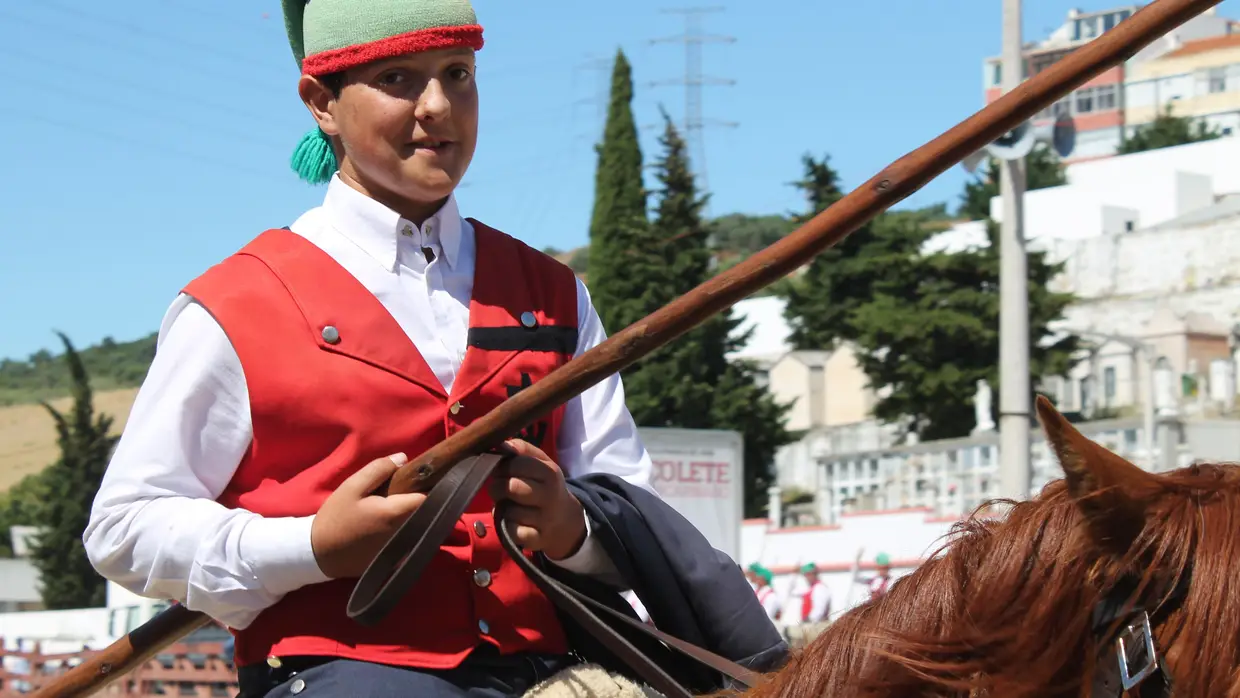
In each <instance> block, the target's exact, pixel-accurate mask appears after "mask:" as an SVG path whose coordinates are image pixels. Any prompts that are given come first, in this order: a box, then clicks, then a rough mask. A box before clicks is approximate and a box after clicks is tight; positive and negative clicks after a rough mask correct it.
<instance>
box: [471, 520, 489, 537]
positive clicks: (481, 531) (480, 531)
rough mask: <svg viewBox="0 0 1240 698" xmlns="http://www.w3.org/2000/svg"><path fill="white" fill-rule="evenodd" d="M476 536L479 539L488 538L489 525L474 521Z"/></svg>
mask: <svg viewBox="0 0 1240 698" xmlns="http://www.w3.org/2000/svg"><path fill="white" fill-rule="evenodd" d="M474 534H475V535H477V536H478V537H479V538H486V537H487V525H486V524H484V523H482V522H481V521H474Z"/></svg>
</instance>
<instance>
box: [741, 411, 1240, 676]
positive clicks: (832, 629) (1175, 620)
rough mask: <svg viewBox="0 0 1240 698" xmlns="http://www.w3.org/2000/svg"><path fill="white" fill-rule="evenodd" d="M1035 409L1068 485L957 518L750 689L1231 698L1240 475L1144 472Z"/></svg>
mask: <svg viewBox="0 0 1240 698" xmlns="http://www.w3.org/2000/svg"><path fill="white" fill-rule="evenodd" d="M1036 409H1037V413H1038V417H1039V420H1040V422H1041V425H1042V430H1043V432H1044V434H1045V435H1046V439H1047V442H1048V444H1049V445H1050V448H1051V450H1052V451H1053V452H1054V454H1055V456H1056V458H1057V459H1058V461H1059V465H1060V467H1061V468H1062V470H1063V473H1064V477H1063V478H1062V479H1059V480H1056V481H1053V482H1051V483H1049V484H1048V485H1047V486H1046V487H1045V488H1043V490H1042V491H1041V492H1040V493H1039V494H1038V495H1037V496H1036V497H1034V498H1032V499H1029V500H1026V501H1022V502H1012V501H1010V500H996V502H992V503H991V504H994V503H1001V504H1002V505H1003V506H1004V508H1005V509H1007V512H1006V515H1005V516H1003V517H1000V518H984V517H981V516H978V514H977V512H975V513H974V515H972V516H970V517H969V518H968V519H966V520H964V521H962V522H960V523H958V524H956V525H955V526H954V527H953V529H952V530H951V532H949V533H948V534H947V536H945V538H944V541H943V543H942V544H941V546H940V547H939V548H938V549H937V550H936V551H935V552H934V554H933V555H932V556H931V557H930V559H929V560H927V561H926V562H925V563H923V564H922V565H921V566H919V567H918V568H917V569H916V570H915V571H914V572H912V573H911V574H909V575H907V576H905V577H903V578H901V579H900V580H898V581H897V582H895V584H893V585H892V586H891V588H890V589H889V591H888V593H887V594H886V595H884V596H882V597H880V598H878V599H876V600H874V601H870V602H867V603H865V604H862V605H860V606H857V607H855V608H853V609H852V610H850V611H849V612H848V613H846V614H844V615H843V616H842V617H840V619H839V620H837V621H836V622H835V623H833V624H832V625H830V626H829V627H828V628H827V629H826V630H825V631H824V632H823V633H822V634H821V635H819V636H818V638H816V639H815V641H814V642H812V643H811V644H810V645H808V646H807V647H805V648H804V649H803V650H800V651H798V652H796V653H795V654H793V655H792V656H791V658H790V659H789V661H788V663H787V664H785V665H784V667H783V668H782V669H780V670H778V671H776V672H773V673H770V674H768V675H765V676H763V677H762V678H761V680H760V681H759V683H758V685H757V686H755V687H754V688H753V689H752V690H750V691H748V692H746V695H747V696H749V698H768V697H774V696H779V697H780V698H811V697H812V698H824V697H827V696H830V697H831V698H851V697H854V696H934V697H946V696H952V697H956V696H987V697H991V696H993V697H998V696H1003V697H1004V698H1031V697H1032V696H1039V697H1042V698H1057V697H1064V698H1066V697H1068V696H1072V697H1079V696H1092V697H1094V698H1102V697H1112V696H1115V697H1118V696H1122V695H1129V696H1137V697H1139V698H1156V697H1165V696H1170V695H1172V687H1174V695H1175V696H1176V698H1181V697H1183V696H1207V695H1208V696H1221V697H1229V698H1236V697H1240V574H1238V573H1237V571H1236V569H1235V565H1236V563H1237V561H1240V467H1237V465H1236V464H1229V463H1199V464H1193V465H1191V466H1188V467H1185V468H1181V469H1178V470H1174V471H1169V472H1163V473H1150V472H1147V471H1145V470H1142V469H1141V468H1139V467H1137V466H1135V465H1133V464H1132V463H1129V462H1128V461H1126V460H1124V459H1123V458H1121V457H1120V456H1118V455H1116V454H1115V453H1113V452H1111V451H1109V450H1107V449H1106V448H1104V447H1103V446H1101V445H1099V444H1096V443H1094V442H1093V441H1091V440H1090V439H1088V438H1086V437H1085V436H1083V435H1082V434H1081V433H1080V432H1079V431H1077V430H1076V429H1075V428H1074V427H1073V426H1072V425H1071V424H1070V423H1069V422H1068V420H1067V419H1065V418H1064V417H1063V415H1061V414H1060V413H1059V412H1057V411H1056V410H1055V408H1054V407H1052V406H1051V403H1050V402H1049V401H1048V400H1047V399H1046V398H1045V397H1041V396H1039V397H1038V399H1037V400H1036ZM979 511H980V509H979ZM720 695H722V694H720ZM729 695H732V694H729Z"/></svg>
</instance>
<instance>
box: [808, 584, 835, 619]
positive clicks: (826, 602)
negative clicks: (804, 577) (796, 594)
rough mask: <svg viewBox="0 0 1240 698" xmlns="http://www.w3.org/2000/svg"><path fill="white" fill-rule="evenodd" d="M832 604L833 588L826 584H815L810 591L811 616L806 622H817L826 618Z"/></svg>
mask: <svg viewBox="0 0 1240 698" xmlns="http://www.w3.org/2000/svg"><path fill="white" fill-rule="evenodd" d="M830 606H831V590H830V589H828V588H827V585H826V584H815V585H814V587H813V590H812V591H810V597H809V618H806V619H805V620H806V622H809V623H817V622H819V621H821V620H825V619H826V617H827V611H828V610H830Z"/></svg>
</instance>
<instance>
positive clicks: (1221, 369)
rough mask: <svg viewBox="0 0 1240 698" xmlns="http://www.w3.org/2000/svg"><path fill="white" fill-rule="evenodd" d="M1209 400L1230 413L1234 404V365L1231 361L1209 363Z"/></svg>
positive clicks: (1221, 360)
mask: <svg viewBox="0 0 1240 698" xmlns="http://www.w3.org/2000/svg"><path fill="white" fill-rule="evenodd" d="M1210 400H1211V401H1213V402H1214V403H1215V404H1217V405H1218V406H1219V407H1221V408H1222V410H1223V411H1224V412H1231V409H1232V407H1233V406H1235V402H1236V364H1235V362H1233V361H1232V360H1231V359H1215V360H1213V361H1211V362H1210Z"/></svg>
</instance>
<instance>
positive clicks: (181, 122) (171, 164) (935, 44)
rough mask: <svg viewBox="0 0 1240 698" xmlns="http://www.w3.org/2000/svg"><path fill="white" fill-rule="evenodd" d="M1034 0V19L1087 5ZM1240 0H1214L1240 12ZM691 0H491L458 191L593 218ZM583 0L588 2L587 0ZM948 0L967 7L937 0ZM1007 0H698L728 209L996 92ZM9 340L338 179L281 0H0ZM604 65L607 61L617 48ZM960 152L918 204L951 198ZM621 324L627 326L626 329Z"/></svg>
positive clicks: (567, 241) (530, 212)
mask: <svg viewBox="0 0 1240 698" xmlns="http://www.w3.org/2000/svg"><path fill="white" fill-rule="evenodd" d="M1116 4H1119V3H1116V2H1098V1H1096V0H1075V1H1061V0H1036V1H1030V2H1026V3H1025V11H1024V29H1025V34H1026V36H1027V37H1029V38H1031V39H1034V38H1039V37H1041V36H1044V35H1045V33H1046V32H1048V31H1050V30H1051V29H1052V28H1054V27H1056V26H1058V25H1059V24H1060V23H1061V22H1062V20H1063V19H1064V17H1065V15H1066V13H1067V10H1068V9H1069V8H1070V7H1074V6H1075V7H1079V8H1081V9H1084V10H1096V9H1104V8H1106V7H1110V6H1113V5H1116ZM1237 5H1240V0H1225V2H1223V3H1222V5H1221V6H1220V7H1221V11H1222V12H1223V13H1224V14H1227V15H1229V16H1236V15H1237V7H1236V6H1237ZM672 6H677V3H670V2H654V1H653V0H628V1H627V2H622V3H602V2H588V3H587V2H581V0H575V1H572V0H538V1H536V2H534V1H526V2H514V1H513V0H475V8H476V9H477V11H478V14H479V16H480V19H481V21H482V23H483V24H484V26H485V27H486V39H487V46H486V47H485V48H484V49H483V51H482V52H481V54H480V56H479V66H480V70H479V82H480V85H481V92H482V125H481V135H480V141H479V147H478V153H477V155H476V157H475V159H474V162H473V165H472V167H471V169H470V172H469V174H468V175H467V176H466V183H467V186H465V187H464V188H462V189H461V190H459V193H458V197H459V199H460V202H461V206H462V209H463V211H464V212H465V213H466V215H470V216H474V217H477V218H479V219H480V220H483V221H485V222H487V223H489V224H491V225H494V226H497V227H499V228H501V229H504V230H506V231H507V232H509V233H511V234H513V235H516V236H517V237H520V238H522V239H524V240H526V241H527V242H529V243H530V244H533V245H535V246H538V247H543V246H546V245H554V246H557V247H560V248H569V247H574V246H577V245H581V244H585V243H586V228H587V225H588V221H589V215H590V206H591V196H592V183H593V167H594V152H593V149H592V145H593V143H594V141H595V139H596V137H597V135H598V133H599V131H600V129H601V115H602V104H601V102H600V101H599V100H600V99H601V98H603V97H604V96H605V89H606V84H607V77H608V75H607V72H606V70H607V69H608V64H607V63H608V61H609V60H610V58H611V57H612V56H613V55H614V53H615V51H616V49H617V48H623V49H624V51H625V52H626V53H627V54H628V56H629V58H630V60H631V61H632V63H633V65H634V73H635V82H636V91H637V95H636V98H635V100H634V108H635V111H636V113H637V118H638V122H639V124H640V125H642V126H647V127H649V128H648V129H647V130H645V131H643V150H644V153H645V155H646V157H647V162H650V161H652V160H653V157H652V156H653V154H654V153H655V145H656V143H655V138H656V136H657V128H656V126H657V125H658V123H659V112H658V109H659V105H660V104H663V105H665V106H666V108H667V109H668V111H669V113H670V114H671V115H672V116H673V117H674V118H676V119H679V118H680V117H681V114H682V113H683V105H684V93H683V90H682V88H680V87H678V86H649V85H648V83H650V82H653V81H659V80H666V79H675V78H679V77H681V75H682V74H683V70H684V53H683V49H682V47H681V46H680V45H678V44H652V43H651V41H650V40H652V39H657V38H660V37H665V36H673V35H676V34H679V33H681V32H683V31H684V22H683V19H682V17H681V16H679V15H675V14H667V13H664V12H662V11H661V10H662V9H663V8H665V7H672ZM587 7H588V8H589V9H585V8H587ZM946 8H950V10H948V9H946ZM1000 8H1001V2H1000V1H999V0H883V1H882V2H877V1H875V2H855V1H850V2H844V1H843V0H784V1H783V2H757V1H755V0H744V1H743V2H733V3H731V4H730V5H727V7H726V10H725V11H724V12H721V13H718V14H712V15H708V16H706V18H705V20H704V28H705V30H706V31H707V32H708V33H713V34H720V35H729V36H733V37H735V38H736V41H735V42H734V43H730V44H721V45H707V46H706V47H705V49H704V69H705V72H706V73H707V74H708V75H712V76H717V77H723V78H728V79H732V80H735V81H736V84H735V85H733V86H730V87H707V88H706V89H705V91H704V99H703V102H704V112H705V115H706V116H707V117H708V118H713V119H718V120H721V121H732V122H737V124H738V125H737V126H736V127H735V128H723V127H720V128H709V129H707V130H706V132H705V138H706V147H707V157H706V161H707V165H708V173H709V185H710V189H711V191H712V194H713V199H712V213H714V214H722V213H729V212H745V213H754V214H761V213H783V212H788V211H792V210H799V209H800V207H801V205H802V202H801V201H800V199H799V198H798V196H797V193H796V191H794V190H793V189H792V188H791V187H790V186H788V184H787V183H788V182H790V181H791V180H793V179H795V178H796V177H797V176H798V174H799V173H798V169H799V165H800V157H801V155H802V154H803V153H806V152H812V153H815V154H824V153H827V154H830V155H831V158H832V163H833V164H834V165H835V166H836V167H837V168H838V169H839V170H840V172H841V173H842V175H843V177H844V180H845V184H846V185H847V186H848V187H850V188H851V187H853V186H855V185H857V184H858V183H860V182H862V181H864V180H865V179H867V178H868V177H870V176H871V175H873V174H874V173H875V172H877V171H878V170H879V169H881V168H882V167H883V166H885V165H887V164H888V163H889V162H891V161H892V160H894V159H896V158H897V157H899V156H900V155H903V154H904V153H905V152H907V151H909V150H911V149H913V148H916V147H918V146H920V145H922V144H923V143H925V142H926V141H928V140H930V139H931V138H933V137H935V136H937V135H938V134H939V133H941V132H942V131H944V130H946V129H948V128H950V127H951V126H953V125H954V124H956V123H957V122H958V121H960V120H962V119H964V118H965V117H967V116H969V115H970V114H971V113H973V112H974V111H976V110H977V109H978V108H980V106H981V100H982V86H981V79H982V77H981V76H982V69H981V61H982V59H983V58H984V57H986V56H990V55H996V54H998V52H999V44H1000ZM0 56H3V57H4V58H5V60H4V64H5V67H4V68H0V73H2V74H3V78H4V83H5V95H6V104H5V109H3V110H0V129H3V132H4V133H5V143H6V149H7V150H8V153H9V159H8V162H9V166H8V167H7V168H5V169H4V170H3V172H0V191H3V192H4V197H3V204H2V205H0V241H2V244H3V247H2V248H0V298H3V299H4V300H3V302H2V303H0V326H2V327H4V328H5V331H4V332H3V333H0V357H15V358H17V357H25V356H27V355H29V354H30V353H32V352H34V351H36V350H37V349H39V348H42V347H51V348H55V346H56V339H55V337H54V335H53V334H52V331H53V329H60V330H64V331H66V332H67V333H69V336H70V337H71V338H72V339H73V340H74V342H75V343H77V344H78V345H79V346H85V345H87V344H92V343H95V342H97V341H98V340H100V339H101V338H103V337H105V336H112V337H114V338H115V339H117V340H128V339H133V338H136V337H139V336H142V335H145V334H147V333H149V332H151V331H153V330H154V329H156V328H157V327H158V324H159V320H160V318H161V316H162V314H163V311H164V310H165V308H166V307H167V305H168V303H169V302H170V301H171V300H172V298H173V297H174V296H175V295H176V293H177V291H178V290H179V289H180V288H181V287H182V285H183V284H185V283H186V282H187V281H189V280H190V279H192V278H193V277H194V276H195V275H197V274H198V273H200V272H201V271H202V270H204V269H205V268H207V267H208V266H210V265H211V264H213V263H214V262H216V261H218V260H219V259H221V258H222V257H224V256H226V255H228V254H229V253H231V252H233V251H235V250H236V249H237V248H239V247H240V246H242V245H243V244H245V242H246V241H248V240H249V239H250V238H252V237H253V236H254V235H256V234H258V233H259V232H261V231H262V230H263V229H265V228H268V227H278V226H281V225H285V224H287V223H289V222H291V221H292V220H293V219H294V218H296V216H297V215H299V214H300V213H301V212H302V211H304V210H305V209H307V208H310V207H312V206H315V205H316V204H317V203H318V202H319V201H320V199H321V196H322V189H318V188H312V187H309V186H307V185H305V184H303V183H302V182H300V181H299V180H297V179H296V177H295V176H294V175H293V174H292V173H291V172H290V171H289V169H288V164H287V163H288V157H289V154H290V153H291V152H292V148H293V146H294V144H295V143H296V142H297V139H298V138H299V137H300V136H301V134H302V133H303V132H305V131H306V130H307V129H308V128H309V127H310V125H311V121H310V119H309V116H308V115H307V114H306V112H305V109H304V107H303V106H302V105H301V104H300V102H299V101H298V99H297V95H296V89H295V84H296V77H297V76H296V67H295V65H294V63H293V60H292V57H291V54H290V52H289V49H288V44H287V40H286V38H285V35H284V29H283V23H282V20H281V16H280V7H279V4H278V3H277V2H275V1H274V0H258V1H254V0H249V1H243V0H214V1H213V2H211V3H203V2H197V3H195V2H190V1H189V0H126V1H125V2H123V3H110V4H106V5H103V4H100V3H95V2H86V1H85V0H39V1H38V2H29V3H6V4H5V5H4V6H3V7H0ZM599 66H602V68H603V69H602V70H600V68H599ZM965 177H966V175H965V173H964V172H963V170H962V169H960V168H959V167H957V168H953V169H952V170H951V171H950V172H948V173H945V174H944V175H943V176H941V177H939V178H938V179H937V180H936V181H934V182H933V183H931V184H930V185H929V186H927V187H926V188H925V189H924V190H922V191H921V192H920V193H918V194H917V195H915V196H914V197H912V199H910V200H909V201H908V202H907V203H906V204H905V205H926V204H932V203H935V202H939V201H948V202H950V204H951V205H952V206H953V207H954V206H955V202H956V199H957V196H958V195H959V192H960V189H961V187H962V186H963V183H964V181H965ZM613 329H614V328H613Z"/></svg>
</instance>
